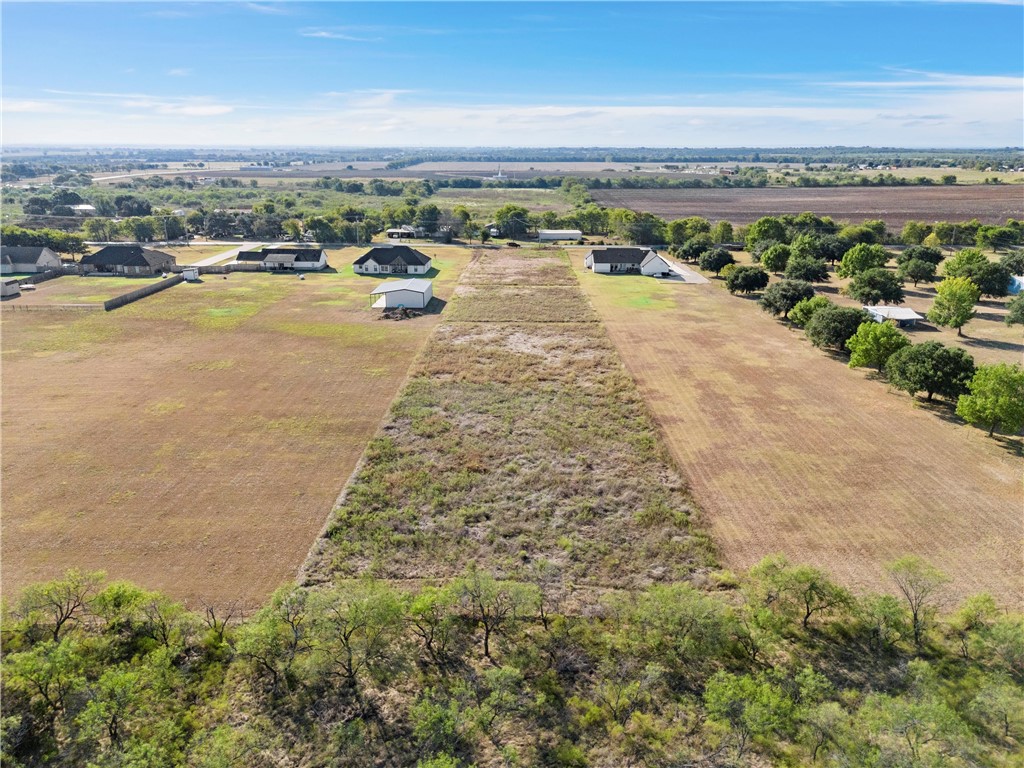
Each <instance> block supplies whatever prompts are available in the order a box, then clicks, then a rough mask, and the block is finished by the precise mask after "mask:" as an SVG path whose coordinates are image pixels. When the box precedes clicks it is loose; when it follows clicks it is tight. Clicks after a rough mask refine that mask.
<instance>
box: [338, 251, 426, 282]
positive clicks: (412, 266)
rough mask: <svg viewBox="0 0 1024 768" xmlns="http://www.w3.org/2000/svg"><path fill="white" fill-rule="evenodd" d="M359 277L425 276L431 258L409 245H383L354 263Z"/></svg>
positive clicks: (354, 268)
mask: <svg viewBox="0 0 1024 768" xmlns="http://www.w3.org/2000/svg"><path fill="white" fill-rule="evenodd" d="M352 271H353V272H355V273H356V274H357V275H406V274H408V275H425V274H426V273H427V272H429V271H430V257H429V256H427V255H426V254H424V253H420V252H419V251H417V250H416V249H415V248H410V247H409V246H408V245H381V246H377V247H376V248H371V249H370V250H369V251H367V252H366V253H364V254H363V255H362V256H360V257H359V258H358V259H356V260H355V261H354V262H352Z"/></svg>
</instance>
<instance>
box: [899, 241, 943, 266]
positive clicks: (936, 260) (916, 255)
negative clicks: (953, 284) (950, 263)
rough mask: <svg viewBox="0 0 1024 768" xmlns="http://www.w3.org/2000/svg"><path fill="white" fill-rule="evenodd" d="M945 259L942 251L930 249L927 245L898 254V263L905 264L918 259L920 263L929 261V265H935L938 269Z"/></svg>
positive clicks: (907, 249)
mask: <svg viewBox="0 0 1024 768" xmlns="http://www.w3.org/2000/svg"><path fill="white" fill-rule="evenodd" d="M943 258H944V257H943V255H942V251H940V250H939V249H938V248H930V247H928V246H927V245H912V246H910V247H909V248H904V249H903V250H902V251H901V252H900V253H898V254H896V263H897V264H905V263H906V262H908V261H913V260H914V259H917V260H918V261H927V262H928V263H929V264H934V265H935V266H936V267H937V266H938V265H939V264H941V263H942V259H943Z"/></svg>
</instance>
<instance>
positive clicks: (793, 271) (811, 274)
mask: <svg viewBox="0 0 1024 768" xmlns="http://www.w3.org/2000/svg"><path fill="white" fill-rule="evenodd" d="M785 276H786V279H787V280H803V281H804V282H808V283H824V282H827V281H828V266H827V265H826V264H825V260H824V259H816V258H811V257H804V256H794V257H793V258H791V259H790V260H789V263H788V264H787V265H786V271H785Z"/></svg>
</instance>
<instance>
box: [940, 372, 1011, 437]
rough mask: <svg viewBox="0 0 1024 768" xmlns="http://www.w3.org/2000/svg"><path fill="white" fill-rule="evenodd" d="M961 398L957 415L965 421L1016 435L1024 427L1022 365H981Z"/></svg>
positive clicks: (958, 402) (957, 405) (991, 430)
mask: <svg viewBox="0 0 1024 768" xmlns="http://www.w3.org/2000/svg"><path fill="white" fill-rule="evenodd" d="M967 388H968V389H969V390H970V394H966V395H960V399H959V400H957V404H956V412H957V415H958V416H960V418H962V419H963V420H964V421H966V422H968V423H970V424H978V425H981V426H985V427H988V434H989V437H991V436H992V433H993V432H995V430H996V429H997V428H1000V429H1002V430H1004V431H1006V432H1009V433H1011V434H1015V433H1017V432H1019V431H1020V430H1021V428H1022V427H1024V370H1022V369H1021V367H1020V365H1018V364H1014V365H1008V364H1007V363H997V364H996V365H981V366H978V370H977V371H975V373H974V378H972V379H971V383H970V384H968V385H967Z"/></svg>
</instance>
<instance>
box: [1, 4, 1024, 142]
mask: <svg viewBox="0 0 1024 768" xmlns="http://www.w3.org/2000/svg"><path fill="white" fill-rule="evenodd" d="M1022 1H1024V0H1022ZM0 14H2V43H3V51H2V63H3V73H2V86H3V102H2V121H3V125H2V127H3V141H4V143H5V144H40V143H51V144H69V143H73V144H102V145H110V144H139V145H154V144H163V145H203V146H213V145H229V146H250V145H261V146H262V145H321V146H322V145H336V146H398V145H414V146H512V145H514V146H595V145H600V146H640V145H644V146H689V147H710V146H823V145H837V144H844V145H854V146H859V145H872V146H910V147H914V146H918V147H923V146H936V147H951V146H970V147H994V146H1020V145H1022V144H1024V5H1022V2H972V3H953V2H928V1H927V0H916V1H905V2H869V1H854V2H811V1H809V0H807V1H805V2H786V3H778V2H713V3H706V2H656V3H615V2H597V3H586V2H569V3H546V2H527V3H497V2H458V3H433V2H414V3H397V2H394V3H393V2H379V3H333V2H312V3H303V2H294V3H271V2H231V3H210V2H201V3H184V2H179V3H159V2H149V3H116V2H100V3H35V2H33V3H22V2H9V0H4V2H3V3H2V6H0Z"/></svg>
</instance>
